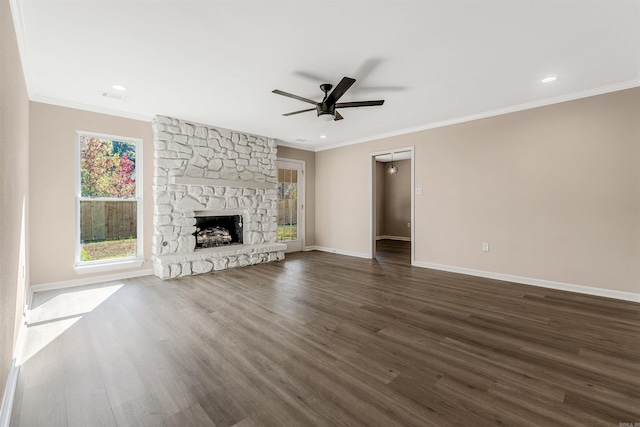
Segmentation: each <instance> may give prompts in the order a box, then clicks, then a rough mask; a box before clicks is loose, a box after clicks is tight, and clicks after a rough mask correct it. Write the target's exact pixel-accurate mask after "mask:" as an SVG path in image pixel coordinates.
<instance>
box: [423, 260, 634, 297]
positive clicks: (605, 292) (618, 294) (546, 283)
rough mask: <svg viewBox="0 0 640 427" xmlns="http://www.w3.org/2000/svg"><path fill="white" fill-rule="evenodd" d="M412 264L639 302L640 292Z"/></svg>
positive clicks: (453, 267) (445, 266)
mask: <svg viewBox="0 0 640 427" xmlns="http://www.w3.org/2000/svg"><path fill="white" fill-rule="evenodd" d="M413 265H414V266H416V267H422V268H431V269H433V270H441V271H449V272H452V273H460V274H468V275H470V276H478V277H486V278H488V279H496V280H503V281H506V282H514V283H521V284H523V285H532V286H539V287H541V288H549V289H557V290H560V291H569V292H576V293H580V294H587V295H595V296H599V297H606V298H614V299H619V300H625V301H632V302H640V294H636V293H633V292H623V291H614V290H611V289H602V288H593V287H590V286H582V285H574V284H571V283H562V282H554V281H551V280H543V279H534V278H531V277H522V276H513V275H511V274H502V273H493V272H490V271H483V270H474V269H471V268H464V267H456V266H451V265H441V264H431V263H428V262H421V261H414V262H413Z"/></svg>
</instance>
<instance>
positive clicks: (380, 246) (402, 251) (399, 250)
mask: <svg viewBox="0 0 640 427" xmlns="http://www.w3.org/2000/svg"><path fill="white" fill-rule="evenodd" d="M376 259H377V260H378V261H380V262H384V263H394V264H405V265H411V242H404V241H402V240H390V239H381V240H378V241H377V242H376Z"/></svg>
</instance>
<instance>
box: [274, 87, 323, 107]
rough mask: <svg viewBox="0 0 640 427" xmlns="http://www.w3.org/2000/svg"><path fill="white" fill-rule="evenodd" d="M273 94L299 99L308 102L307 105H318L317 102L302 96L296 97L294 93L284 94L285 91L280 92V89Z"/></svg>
mask: <svg viewBox="0 0 640 427" xmlns="http://www.w3.org/2000/svg"><path fill="white" fill-rule="evenodd" d="M271 92H273V93H275V94H276V95H282V96H288V97H289V98H293V99H297V100H298V101H302V102H306V103H309V104H313V105H317V104H318V103H317V102H316V101H312V100H310V99H307V98H303V97H301V96H298V95H294V94H292V93H287V92H283V91H281V90H278V89H274V90H272V91H271Z"/></svg>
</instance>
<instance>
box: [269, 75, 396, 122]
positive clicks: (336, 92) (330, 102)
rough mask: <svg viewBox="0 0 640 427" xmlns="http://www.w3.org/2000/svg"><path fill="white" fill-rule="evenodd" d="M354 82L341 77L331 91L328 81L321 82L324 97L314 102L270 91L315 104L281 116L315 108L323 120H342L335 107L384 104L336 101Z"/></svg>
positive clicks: (379, 101)
mask: <svg viewBox="0 0 640 427" xmlns="http://www.w3.org/2000/svg"><path fill="white" fill-rule="evenodd" d="M355 82H356V79H352V78H350V77H343V78H342V80H340V83H338V86H336V87H335V89H333V92H331V93H329V91H330V90H331V88H333V85H331V84H329V83H323V84H321V85H320V90H322V91H323V92H324V98H323V99H322V101H320V102H315V101H313V100H311V99H307V98H303V97H302V96H298V95H294V94H292V93H288V92H283V91H281V90H278V89H274V90H273V91H272V92H273V93H275V94H276V95H282V96H286V97H289V98H293V99H297V100H298V101H302V102H306V103H307V104H313V105H315V108H308V109H306V110H300V111H294V112H292V113H285V114H283V116H293V115H294V114H300V113H306V112H307V111H313V110H316V112H317V114H318V118H319V119H320V120H321V121H323V122H330V121H337V120H342V119H343V117H342V115H340V113H339V112H337V111H336V108H354V107H371V106H374V105H382V104H384V100H383V99H381V100H377V101H358V102H337V101H338V99H340V97H342V95H344V93H345V92H346V91H347V90H348V89H349V88H350V87H351V86H352V85H353V84H354V83H355Z"/></svg>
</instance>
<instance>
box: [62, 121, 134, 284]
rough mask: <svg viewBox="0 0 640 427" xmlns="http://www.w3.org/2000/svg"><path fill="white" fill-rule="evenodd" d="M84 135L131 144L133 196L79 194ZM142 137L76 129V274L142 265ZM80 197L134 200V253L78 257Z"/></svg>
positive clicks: (83, 198) (79, 243)
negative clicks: (93, 257)
mask: <svg viewBox="0 0 640 427" xmlns="http://www.w3.org/2000/svg"><path fill="white" fill-rule="evenodd" d="M82 137H86V138H100V139H106V140H109V141H118V142H126V143H128V144H134V145H135V149H136V166H135V173H136V194H135V197H134V198H132V199H121V198H117V197H82V171H81V166H80V160H81V159H80V158H81V143H80V139H81V138H82ZM142 143H143V140H142V139H140V138H131V137H124V136H116V135H107V134H103V133H95V132H85V131H78V130H77V131H76V132H75V171H74V173H75V185H76V188H75V210H76V215H75V216H76V224H75V256H74V260H75V266H74V270H75V271H76V273H77V274H87V273H99V272H104V271H113V270H122V269H127V268H137V267H141V266H142V264H143V262H144V255H143V254H144V248H143V230H144V224H143V212H142V211H143V203H142V195H143V192H142V189H143V170H142V165H143V153H142ZM83 200H93V201H123V200H129V201H135V202H136V209H137V214H136V255H135V256H130V257H122V258H110V259H104V260H94V261H83V260H82V258H81V255H80V254H81V249H82V243H81V237H82V234H81V230H80V222H81V221H80V202H81V201H83Z"/></svg>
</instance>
